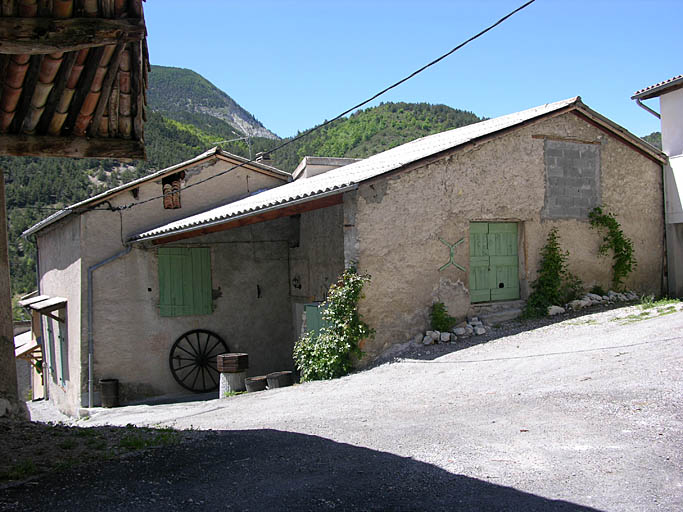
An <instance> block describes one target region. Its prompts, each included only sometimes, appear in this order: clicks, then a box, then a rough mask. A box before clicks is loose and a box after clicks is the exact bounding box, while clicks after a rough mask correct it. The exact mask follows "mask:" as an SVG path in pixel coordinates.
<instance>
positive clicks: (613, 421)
mask: <svg viewBox="0 0 683 512" xmlns="http://www.w3.org/2000/svg"><path fill="white" fill-rule="evenodd" d="M679 309H680V307H679ZM637 311H638V310H637V309H635V307H630V308H620V309H618V310H612V311H605V312H598V313H594V314H589V315H585V316H582V317H579V318H574V319H569V320H566V321H563V322H559V323H556V324H553V325H548V326H545V327H540V328H537V329H533V330H529V331H525V332H521V333H518V334H514V335H510V336H503V337H500V338H498V339H494V340H491V341H488V342H487V343H484V344H479V345H475V346H471V347H468V348H466V349H462V350H454V348H456V347H450V348H449V346H446V347H444V348H441V349H433V350H434V354H431V353H430V354H426V353H425V352H426V349H420V356H417V352H416V353H415V354H414V356H415V357H419V358H412V357H411V358H405V359H401V360H399V361H397V362H394V363H391V364H384V365H381V366H378V367H375V368H373V369H371V370H368V371H365V372H360V373H358V374H355V375H351V376H348V377H345V378H342V379H338V380H335V381H328V382H316V383H307V384H303V385H298V386H294V387H292V388H285V389H278V390H272V391H266V392H261V393H255V394H248V395H240V396H236V397H232V398H229V399H224V400H210V401H204V402H191V403H182V404H168V405H157V406H149V405H140V406H130V407H123V408H119V409H110V410H101V411H100V412H97V413H95V414H93V415H92V416H91V417H90V418H89V419H88V420H86V421H84V420H81V421H80V422H79V424H81V425H84V426H85V425H104V424H113V425H126V424H128V423H134V424H137V425H151V426H157V425H163V426H173V427H176V428H179V429H213V430H217V431H218V432H215V433H212V434H210V435H208V436H206V435H205V436H204V437H203V439H200V440H196V441H190V442H188V443H184V444H181V445H179V446H173V447H169V448H164V449H163V450H157V451H152V452H147V453H143V454H140V455H136V456H134V457H130V458H128V459H126V460H124V461H123V462H120V463H115V464H100V465H94V466H90V467H89V469H88V470H87V471H83V470H72V471H71V472H68V471H67V472H65V474H60V475H51V476H48V477H44V478H42V479H41V480H39V481H38V482H35V483H34V484H35V485H33V486H30V485H24V486H20V487H16V488H13V489H8V490H5V491H3V492H4V495H2V494H0V507H2V505H3V504H4V505H5V507H6V508H8V509H10V508H12V507H20V508H21V509H22V510H62V509H64V510H66V509H72V508H73V509H75V508H79V509H80V510H96V509H97V510H127V509H130V508H131V507H132V508H139V509H152V510H162V509H163V510H181V509H188V508H196V509H198V510H199V509H207V510H210V509H225V510H264V509H272V510H289V509H293V508H296V509H299V510H319V509H326V508H330V509H332V508H334V509H336V510H357V509H361V510H424V509H432V510H458V509H462V510H473V509H474V510H480V509H481V510H588V509H598V510H632V511H636V510H637V511H641V510H667V511H668V510H682V509H683V413H682V411H683V407H682V406H683V373H682V370H683V350H682V347H683V313H681V312H678V313H674V314H668V315H666V316H661V317H658V318H653V319H647V320H642V321H634V318H633V317H631V318H630V319H629V318H627V316H628V315H629V314H634V312H637ZM416 350H417V349H416ZM445 350H453V351H451V352H450V353H445V354H442V352H443V351H445ZM65 482H68V484H66V485H65Z"/></svg>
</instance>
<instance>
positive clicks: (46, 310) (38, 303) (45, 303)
mask: <svg viewBox="0 0 683 512" xmlns="http://www.w3.org/2000/svg"><path fill="white" fill-rule="evenodd" d="M66 304H67V300H66V299H65V298H64V297H50V296H49V295H35V296H33V297H30V298H28V299H24V300H20V301H19V305H20V306H21V307H23V308H27V309H31V310H33V311H36V312H38V313H40V314H41V315H45V316H48V317H50V318H52V319H54V320H57V321H59V322H63V321H64V319H63V318H60V317H58V316H56V315H53V314H52V312H53V311H56V310H58V309H63V308H65V307H66Z"/></svg>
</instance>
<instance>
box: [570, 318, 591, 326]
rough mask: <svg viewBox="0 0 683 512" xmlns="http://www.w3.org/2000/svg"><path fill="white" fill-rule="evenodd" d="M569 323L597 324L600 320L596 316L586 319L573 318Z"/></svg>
mask: <svg viewBox="0 0 683 512" xmlns="http://www.w3.org/2000/svg"><path fill="white" fill-rule="evenodd" d="M567 324H568V325H597V324H598V321H597V320H596V319H595V318H586V319H585V320H573V321H571V322H567Z"/></svg>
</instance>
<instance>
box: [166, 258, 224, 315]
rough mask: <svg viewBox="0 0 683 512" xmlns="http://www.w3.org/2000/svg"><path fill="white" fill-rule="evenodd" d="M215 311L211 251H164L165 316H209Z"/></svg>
mask: <svg viewBox="0 0 683 512" xmlns="http://www.w3.org/2000/svg"><path fill="white" fill-rule="evenodd" d="M212 311H213V301H212V298H211V252H210V249H208V248H206V247H199V248H176V247H162V248H160V249H159V312H160V314H161V316H186V315H208V314H211V313H212Z"/></svg>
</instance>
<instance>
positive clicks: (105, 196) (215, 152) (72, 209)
mask: <svg viewBox="0 0 683 512" xmlns="http://www.w3.org/2000/svg"><path fill="white" fill-rule="evenodd" d="M214 159H216V160H222V161H226V162H229V163H233V164H234V165H238V166H240V167H245V168H247V169H252V170H254V171H257V172H262V173H265V174H268V175H270V176H273V177H276V178H279V179H281V180H282V181H289V180H290V179H291V175H290V174H289V173H286V172H285V171H282V170H280V169H277V168H275V167H271V166H270V165H265V164H262V163H260V162H251V161H249V160H247V159H246V158H243V157H241V156H238V155H233V154H232V153H228V152H227V151H223V150H222V149H220V148H218V147H214V148H211V149H209V150H208V151H206V152H204V153H202V154H201V155H198V156H196V157H194V158H191V159H190V160H187V161H185V162H181V163H179V164H175V165H172V166H171V167H167V168H166V169H162V170H160V171H157V172H154V173H152V174H148V175H147V176H143V177H142V178H138V179H137V180H133V181H130V182H128V183H124V184H123V185H119V186H118V187H114V188H112V189H109V190H107V191H105V192H102V193H101V194H97V195H96V196H93V197H90V198H88V199H85V200H83V201H80V202H78V203H75V204H72V205H71V206H68V207H66V208H64V209H63V210H60V211H58V212H56V213H53V214H52V215H50V216H49V217H46V218H45V219H43V220H42V221H40V222H38V223H37V224H35V225H33V226H31V227H30V228H28V229H27V230H26V231H24V232H23V233H22V234H21V236H23V237H26V236H29V235H32V234H34V233H37V232H38V231H40V230H42V229H44V228H46V227H47V226H49V225H51V224H54V223H55V222H57V221H58V220H60V219H62V218H64V217H66V216H67V215H69V214H71V213H81V212H83V211H85V210H87V209H88V208H92V207H94V206H96V205H98V204H100V203H103V202H105V201H107V200H109V199H111V198H113V197H114V196H117V195H119V194H122V193H123V192H126V191H128V190H132V189H134V188H136V187H139V186H140V185H142V184H144V183H147V182H149V181H154V180H159V179H161V178H164V177H165V176H168V175H170V174H174V173H176V172H179V171H182V170H184V169H190V168H192V167H195V166H198V165H202V164H204V163H206V162H209V161H211V160H214Z"/></svg>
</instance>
